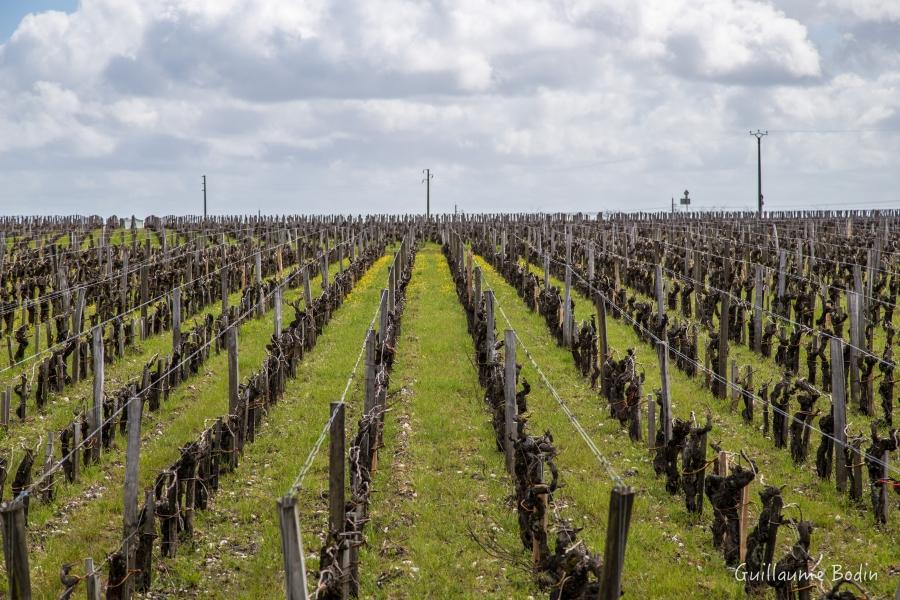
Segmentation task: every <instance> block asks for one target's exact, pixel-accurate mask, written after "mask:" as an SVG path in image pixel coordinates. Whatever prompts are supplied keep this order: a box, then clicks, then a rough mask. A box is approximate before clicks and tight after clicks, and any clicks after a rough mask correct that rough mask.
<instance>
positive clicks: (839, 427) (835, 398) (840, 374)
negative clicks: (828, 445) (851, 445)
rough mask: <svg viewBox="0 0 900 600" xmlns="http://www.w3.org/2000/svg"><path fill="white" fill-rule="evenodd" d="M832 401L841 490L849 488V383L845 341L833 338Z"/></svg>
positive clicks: (836, 476)
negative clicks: (846, 375)
mask: <svg viewBox="0 0 900 600" xmlns="http://www.w3.org/2000/svg"><path fill="white" fill-rule="evenodd" d="M830 344H831V403H832V406H833V407H834V434H833V435H834V439H835V443H834V444H832V446H833V447H832V452H833V453H834V481H835V486H836V487H837V490H838V491H839V492H843V491H845V490H846V489H847V461H846V457H845V456H844V448H845V447H846V446H847V432H846V427H847V396H846V394H847V384H846V382H845V381H844V341H843V340H841V339H838V338H835V337H833V338H831V342H830Z"/></svg>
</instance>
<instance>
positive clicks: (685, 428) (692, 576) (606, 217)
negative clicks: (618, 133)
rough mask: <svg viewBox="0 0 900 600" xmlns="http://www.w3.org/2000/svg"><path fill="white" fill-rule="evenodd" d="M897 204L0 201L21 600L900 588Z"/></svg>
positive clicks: (0, 423)
mask: <svg viewBox="0 0 900 600" xmlns="http://www.w3.org/2000/svg"><path fill="white" fill-rule="evenodd" d="M898 224H900V214H897V213H894V212H891V211H880V212H878V211H876V212H871V211H840V212H834V211H810V212H802V213H801V212H796V213H789V212H783V213H778V212H772V213H768V214H767V215H766V216H765V217H764V218H759V217H757V216H756V215H755V214H752V215H751V214H745V213H704V214H702V215H700V214H697V215H691V214H678V215H675V214H672V215H669V214H656V213H654V214H603V215H584V214H577V215H571V214H568V215H564V214H558V215H538V214H508V215H444V216H436V217H434V216H433V217H430V218H425V217H421V216H402V217H401V216H368V217H343V216H303V215H294V216H282V217H247V216H233V217H217V218H209V219H203V218H196V217H165V218H156V217H148V218H147V219H146V220H144V221H143V226H142V227H137V222H136V220H135V219H133V218H132V219H131V220H129V219H119V218H116V217H111V218H109V219H102V218H99V217H91V218H86V217H52V218H51V217H27V218H26V217H4V218H2V219H0V373H2V377H0V502H2V504H0V517H2V538H3V556H4V562H3V566H2V570H3V573H2V575H0V597H5V598H10V599H17V600H18V599H30V598H60V599H67V598H83V597H87V598H88V599H89V600H96V599H99V598H107V599H130V598H288V599H289V600H299V599H307V598H316V599H323V600H325V599H327V600H331V599H345V598H353V597H360V598H410V599H413V598H550V599H552V600H570V599H571V600H592V599H596V600H613V599H617V598H619V597H620V596H622V595H624V596H625V597H632V598H714V599H721V598H735V599H737V598H745V597H754V598H776V599H778V600H789V599H798V600H805V599H818V598H823V599H835V600H850V599H852V598H869V599H873V600H874V599H890V598H898V599H900V585H898V584H900V460H898V459H900V453H898V443H900V434H898V432H897V424H896V423H895V417H894V415H893V411H894V410H895V408H896V407H897V406H898V400H897V398H896V397H895V389H894V388H895V385H894V384H895V382H896V380H894V379H893V375H894V371H895V366H896V364H895V361H894V356H893V355H894V351H893V348H894V347H895V339H894V337H895V334H896V328H897V327H898V326H900V310H897V311H895V308H897V302H898V295H900V228H898ZM895 313H896V314H895ZM898 418H900V417H898Z"/></svg>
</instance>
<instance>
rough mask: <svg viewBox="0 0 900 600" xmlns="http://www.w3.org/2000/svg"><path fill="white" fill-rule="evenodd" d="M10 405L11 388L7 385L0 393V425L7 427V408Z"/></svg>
mask: <svg viewBox="0 0 900 600" xmlns="http://www.w3.org/2000/svg"><path fill="white" fill-rule="evenodd" d="M11 403H12V388H11V387H10V386H9V385H7V386H6V389H5V390H3V392H2V393H0V425H3V426H4V427H9V406H10V404H11Z"/></svg>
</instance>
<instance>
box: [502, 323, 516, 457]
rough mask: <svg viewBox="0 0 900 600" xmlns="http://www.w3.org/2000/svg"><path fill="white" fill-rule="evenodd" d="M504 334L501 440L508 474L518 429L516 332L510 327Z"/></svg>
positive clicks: (513, 455)
mask: <svg viewBox="0 0 900 600" xmlns="http://www.w3.org/2000/svg"><path fill="white" fill-rule="evenodd" d="M504 334H505V349H506V356H505V364H504V374H503V382H504V386H503V387H504V397H505V400H506V405H505V410H504V424H505V431H506V435H505V436H504V440H503V448H504V450H505V453H506V470H507V471H509V473H510V474H514V473H515V470H516V456H515V450H516V449H515V439H516V437H517V435H516V434H517V433H518V429H517V428H516V416H517V413H518V410H517V409H518V406H517V405H516V332H515V331H513V330H512V329H507V330H505V331H504Z"/></svg>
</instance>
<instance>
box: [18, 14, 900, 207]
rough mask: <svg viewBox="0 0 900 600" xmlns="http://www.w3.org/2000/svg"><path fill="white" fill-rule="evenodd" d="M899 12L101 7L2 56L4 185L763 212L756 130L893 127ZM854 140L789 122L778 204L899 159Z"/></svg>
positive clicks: (47, 198) (66, 202)
mask: <svg viewBox="0 0 900 600" xmlns="http://www.w3.org/2000/svg"><path fill="white" fill-rule="evenodd" d="M820 3H821V7H824V8H823V9H822V10H818V12H816V10H814V9H813V8H811V5H812V4H815V5H816V9H818V8H819V7H820ZM891 6H892V4H889V3H884V4H878V3H875V2H868V3H866V2H862V1H858V2H851V1H850V0H808V1H807V0H788V1H785V2H774V3H772V2H767V1H763V0H643V1H641V2H631V3H623V2H619V1H617V0H558V1H553V0H519V1H517V2H511V1H496V0H493V1H491V0H431V1H429V2H414V1H412V0H383V1H382V2H378V3H373V2H365V1H363V0H342V1H340V2H333V1H331V2H329V1H326V0H309V1H306V2H302V3H293V2H283V1H278V0H144V1H138V0H82V2H81V3H80V5H79V8H78V10H77V11H76V12H74V13H72V14H65V13H61V12H46V13H41V14H38V15H33V16H29V17H26V18H25V19H24V20H23V21H22V23H21V24H20V25H19V28H18V29H17V30H16V32H15V33H14V34H13V35H12V36H11V38H10V39H9V40H7V41H6V43H4V44H3V45H0V90H2V91H0V167H2V169H0V172H3V173H4V174H3V175H0V186H3V187H2V188H0V189H3V190H4V191H3V192H0V194H2V195H0V198H2V199H3V201H4V202H10V203H11V202H13V201H18V200H19V199H20V198H22V197H28V198H38V199H40V200H41V202H42V204H34V205H33V206H42V207H46V208H47V210H48V211H50V212H55V211H58V210H60V209H61V208H62V207H65V208H69V209H70V210H74V208H71V207H72V206H73V204H72V202H73V198H76V199H78V200H79V201H81V202H84V203H85V206H86V208H85V209H84V210H87V211H89V212H99V211H100V209H99V208H97V209H93V208H91V207H93V206H97V207H113V209H114V210H115V207H116V206H117V202H118V203H121V200H122V198H128V199H130V204H129V205H131V206H134V207H135V211H137V212H141V211H146V212H149V211H154V212H184V211H185V210H186V208H185V207H186V206H187V204H186V203H185V199H186V198H189V199H192V198H194V197H195V196H196V194H197V189H198V187H197V181H198V180H199V175H200V174H201V173H206V174H207V175H209V176H210V183H211V190H215V194H216V203H215V206H216V207H217V208H219V209H221V210H233V211H246V210H254V209H255V207H256V206H259V207H261V208H263V209H268V210H272V211H279V212H284V211H294V210H323V211H331V210H338V209H345V210H347V211H352V212H363V211H369V210H384V211H405V210H412V209H414V208H416V207H418V203H419V202H418V195H419V190H418V188H417V187H416V186H417V185H418V182H419V179H420V177H418V173H419V171H420V169H421V168H423V167H425V166H429V167H431V168H433V169H434V170H435V172H436V174H437V179H436V180H435V186H434V197H435V201H436V203H437V205H438V206H443V208H449V207H450V206H451V205H452V204H454V203H457V204H460V205H463V206H464V207H468V208H467V209H468V210H471V209H472V207H473V206H474V205H475V204H476V203H486V202H493V203H494V204H491V205H488V204H479V206H482V207H483V208H485V209H487V208H489V207H490V208H492V209H493V208H506V209H510V210H514V209H517V208H518V207H520V206H525V207H539V206H545V207H546V208H548V209H549V208H551V205H549V204H547V205H544V204H542V203H543V202H545V201H548V199H549V200H552V202H553V204H552V209H553V210H557V209H559V210H566V209H571V210H577V209H588V208H590V210H598V209H601V208H608V209H616V208H619V209H621V208H626V207H627V208H641V207H645V208H646V207H662V205H665V204H667V198H668V197H669V196H671V195H672V194H673V193H675V192H676V191H677V192H678V193H680V192H681V191H683V190H684V188H685V187H690V189H691V190H692V195H693V194H695V193H696V195H697V197H698V199H699V198H706V199H707V201H709V202H717V203H718V205H722V203H727V202H731V203H734V205H735V206H740V203H741V202H752V200H753V199H754V197H755V196H754V194H755V191H754V190H751V189H749V188H748V186H747V180H748V178H749V175H752V174H753V172H755V145H751V143H750V140H749V138H748V136H747V135H746V130H747V129H749V128H756V127H764V128H765V127H769V128H770V129H776V128H780V129H783V130H796V129H804V128H809V129H814V128H821V127H823V126H827V127H828V128H835V129H837V128H844V129H852V128H863V127H865V128H877V127H885V126H886V125H887V124H890V123H892V122H896V119H897V116H896V114H895V109H894V106H896V105H897V104H898V99H900V98H898V94H900V93H898V91H897V90H898V89H900V88H898V85H897V78H898V73H900V65H898V61H896V60H892V59H891V56H894V57H896V45H895V43H896V42H895V40H894V39H892V32H894V31H895V30H894V29H893V28H894V27H895V25H896V24H895V23H894V22H893V21H892V19H893V18H894V17H893V14H892V12H891ZM825 8H827V10H825ZM844 21H846V24H845V23H844ZM822 23H825V24H827V26H828V28H831V29H834V30H835V31H837V32H838V33H839V34H840V35H841V36H842V37H837V38H835V40H834V41H833V43H831V44H830V45H826V47H822V46H820V44H819V43H817V42H814V41H813V39H812V38H811V37H810V35H811V34H810V31H812V30H813V29H814V30H815V31H816V32H820V31H822V29H821V27H822ZM871 32H878V33H879V35H867V34H869V33H871ZM892 44H894V45H892ZM826 50H827V52H826ZM892 51H893V54H891V52H892ZM837 142H838V141H835V140H833V139H831V138H826V139H822V138H821V137H814V138H811V137H809V136H807V137H803V136H802V135H800V134H790V135H786V136H783V137H782V138H780V139H779V138H778V137H776V135H775V134H774V133H773V135H772V136H770V138H769V139H767V140H766V144H767V152H770V154H767V157H768V159H769V160H772V161H773V166H772V167H771V168H768V167H767V169H766V176H767V178H770V179H771V181H772V184H773V185H772V187H771V189H772V191H771V192H770V193H767V194H766V196H767V203H768V206H770V207H772V206H777V203H778V202H779V200H782V201H792V202H794V203H796V199H794V198H787V197H786V196H779V192H778V191H777V190H778V188H779V184H780V185H781V187H782V188H784V189H788V187H789V186H788V185H787V184H788V182H789V181H790V176H791V170H793V171H794V172H798V171H802V172H803V173H817V174H819V179H818V183H820V185H821V187H822V190H823V193H824V194H825V195H827V194H829V193H833V192H830V191H829V186H828V181H829V180H828V173H829V172H830V171H834V170H839V169H845V170H846V169H847V168H852V169H856V170H858V171H860V172H862V171H866V170H871V171H879V170H884V169H893V168H900V165H898V164H897V162H898V161H900V159H897V158H894V157H895V156H898V154H897V153H896V150H897V148H896V145H895V144H894V139H893V138H888V139H885V137H884V136H877V135H876V136H873V137H872V138H866V137H861V138H860V139H858V140H856V142H857V144H856V147H855V149H854V150H852V151H851V150H848V149H847V147H846V146H843V145H841V144H839V143H837ZM776 160H777V161H778V163H777V164H776V163H774V161H776ZM779 165H780V166H779ZM49 173H52V174H53V177H41V175H44V174H49ZM767 183H768V180H767ZM791 189H794V188H791ZM867 193H869V194H874V197H878V198H887V197H889V195H890V194H891V192H890V190H889V189H887V188H884V189H881V188H879V189H869V190H867ZM745 197H746V200H745V199H744V198H745ZM698 201H699V200H698ZM442 203H443V204H442ZM10 205H11V206H13V205H12V204H10ZM16 206H17V205H16ZM74 206H75V207H76V208H77V206H78V205H74ZM10 210H14V209H10ZM15 210H18V209H15Z"/></svg>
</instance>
